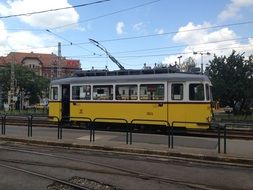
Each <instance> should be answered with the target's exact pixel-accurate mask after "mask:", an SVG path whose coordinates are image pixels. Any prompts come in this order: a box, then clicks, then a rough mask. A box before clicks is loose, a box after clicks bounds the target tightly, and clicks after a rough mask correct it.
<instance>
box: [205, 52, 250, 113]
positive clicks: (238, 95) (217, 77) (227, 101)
mask: <svg viewBox="0 0 253 190" xmlns="http://www.w3.org/2000/svg"><path fill="white" fill-rule="evenodd" d="M207 73H208V74H209V77H210V79H211V82H212V84H213V97H214V100H216V101H220V104H221V105H222V106H227V105H229V106H231V107H233V108H234V107H235V104H236V102H240V103H241V104H242V105H245V104H246V101H248V100H251V99H252V98H253V62H252V56H251V57H249V59H248V60H245V58H244V56H243V54H238V53H236V52H235V51H233V52H232V54H231V55H230V56H228V57H226V56H220V57H217V56H216V55H215V56H214V59H213V60H212V61H210V67H209V68H208V70H207Z"/></svg>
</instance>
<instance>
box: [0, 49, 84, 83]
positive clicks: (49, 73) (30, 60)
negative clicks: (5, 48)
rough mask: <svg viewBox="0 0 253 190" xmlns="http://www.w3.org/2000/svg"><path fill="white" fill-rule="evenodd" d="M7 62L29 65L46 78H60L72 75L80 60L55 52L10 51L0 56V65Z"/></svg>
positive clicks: (78, 68) (79, 66)
mask: <svg viewBox="0 0 253 190" xmlns="http://www.w3.org/2000/svg"><path fill="white" fill-rule="evenodd" d="M8 63H15V64H21V65H24V66H26V67H29V68H30V69H32V70H33V71H35V73H36V74H37V75H39V76H44V77H46V78H48V79H55V78H62V77H68V76H71V75H73V73H74V72H75V71H77V70H81V64H80V60H72V59H66V58H64V57H59V56H57V55H56V54H53V53H52V54H42V53H34V52H30V53H22V52H11V53H9V54H8V55H7V56H1V57H0V65H2V66H4V65H6V64H8Z"/></svg>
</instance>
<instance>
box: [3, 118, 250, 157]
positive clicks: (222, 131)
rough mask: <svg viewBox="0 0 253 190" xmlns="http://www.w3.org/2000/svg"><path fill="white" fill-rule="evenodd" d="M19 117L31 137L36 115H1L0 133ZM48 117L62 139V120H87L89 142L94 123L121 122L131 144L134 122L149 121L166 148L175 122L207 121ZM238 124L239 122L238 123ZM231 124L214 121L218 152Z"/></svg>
mask: <svg viewBox="0 0 253 190" xmlns="http://www.w3.org/2000/svg"><path fill="white" fill-rule="evenodd" d="M13 117H15V118H20V119H23V121H27V123H26V125H27V136H28V137H32V135H33V121H34V119H35V118H38V117H37V116H33V115H29V116H20V115H6V114H2V115H1V134H2V135H5V134H6V121H7V120H8V119H11V118H13ZM48 118H49V119H56V124H57V138H58V139H62V128H63V127H62V126H63V121H64V120H70V119H71V120H75V121H79V122H87V124H88V129H89V130H90V142H94V141H95V131H96V128H95V124H96V123H101V122H105V121H107V122H108V121H115V122H117V123H122V124H124V126H125V132H126V144H132V143H133V131H134V128H135V125H136V124H140V123H144V122H149V123H155V124H156V125H160V126H165V127H166V129H168V130H167V131H168V132H167V136H168V148H172V149H173V148H174V127H175V125H177V124H205V125H206V124H207V123H199V122H186V121H173V122H172V124H171V125H170V123H169V122H167V121H165V120H145V119H133V120H131V122H130V123H128V121H127V120H126V119H123V118H95V119H93V120H92V119H91V118H88V117H65V118H63V119H59V118H58V117H56V116H52V117H48ZM239 124H240V123H239ZM232 125H238V123H223V124H218V123H215V126H216V128H217V140H218V153H221V139H222V136H223V142H224V143H223V153H224V154H226V153H227V126H232ZM247 125H248V126H253V124H247Z"/></svg>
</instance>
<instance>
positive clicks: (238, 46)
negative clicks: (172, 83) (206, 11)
mask: <svg viewBox="0 0 253 190" xmlns="http://www.w3.org/2000/svg"><path fill="white" fill-rule="evenodd" d="M207 26H211V25H210V24H208V23H204V24H203V25H194V24H193V23H191V22H190V23H188V24H187V25H186V26H183V27H180V28H179V30H178V32H177V33H176V34H175V35H174V36H173V41H174V42H176V43H183V44H185V45H186V47H185V48H184V49H183V50H182V51H181V53H180V52H179V53H178V55H171V56H167V57H165V58H164V60H163V63H166V64H173V63H174V62H175V61H177V62H178V56H180V55H183V58H182V59H181V62H182V60H184V59H186V58H187V57H190V56H191V57H193V58H195V59H196V61H197V63H200V62H201V55H200V54H197V55H193V52H194V51H195V52H199V53H207V52H210V53H211V54H212V56H207V55H205V56H204V55H203V58H204V64H205V63H208V60H209V59H212V58H213V55H214V54H216V55H218V56H220V55H230V54H231V52H232V50H233V49H234V50H236V51H238V52H245V55H246V56H249V55H250V54H252V51H253V46H252V44H253V40H252V38H249V39H248V41H247V42H244V43H241V42H240V41H238V40H237V39H238V38H239V36H237V35H236V33H235V32H234V31H233V30H231V29H229V28H221V29H218V30H213V29H212V30H211V29H205V30H198V29H200V28H206V27H207ZM195 29H196V30H195ZM189 30H195V31H190V32H189ZM186 31H188V32H186Z"/></svg>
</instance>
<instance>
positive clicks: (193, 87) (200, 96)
mask: <svg viewBox="0 0 253 190" xmlns="http://www.w3.org/2000/svg"><path fill="white" fill-rule="evenodd" d="M204 98H205V96H204V85H203V84H197V83H195V84H190V85H189V99H190V100H204Z"/></svg>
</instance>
